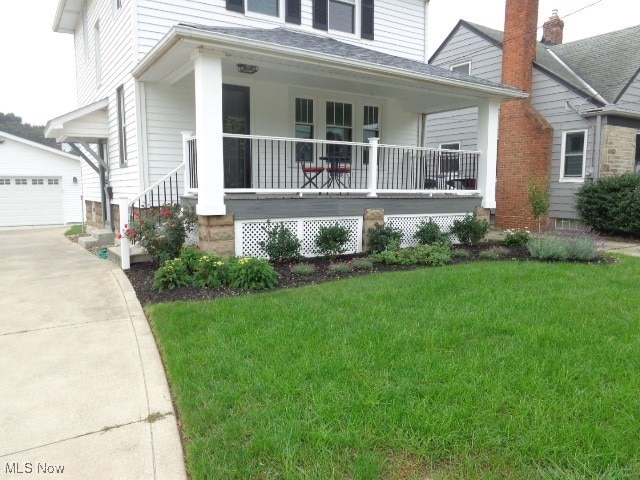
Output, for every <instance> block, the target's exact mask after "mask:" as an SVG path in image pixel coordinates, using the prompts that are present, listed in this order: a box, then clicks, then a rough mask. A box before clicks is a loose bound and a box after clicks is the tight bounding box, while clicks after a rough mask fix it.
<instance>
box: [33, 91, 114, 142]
mask: <svg viewBox="0 0 640 480" xmlns="http://www.w3.org/2000/svg"><path fill="white" fill-rule="evenodd" d="M108 106H109V99H108V98H103V99H102V100H99V101H97V102H95V103H92V104H91V105H87V106H85V107H82V108H79V109H77V110H73V111H71V112H69V113H65V114H64V115H61V116H59V117H57V118H54V119H52V120H49V122H47V126H46V127H45V129H44V136H45V137H46V138H55V139H56V141H57V142H66V143H80V142H87V143H97V141H98V140H101V139H105V138H107V137H108V136H109V122H108V119H107V108H108Z"/></svg>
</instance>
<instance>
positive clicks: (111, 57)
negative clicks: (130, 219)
mask: <svg viewBox="0 0 640 480" xmlns="http://www.w3.org/2000/svg"><path fill="white" fill-rule="evenodd" d="M133 2H134V0H123V1H122V7H121V8H120V9H119V10H116V9H115V8H114V2H113V0H93V1H92V2H87V3H88V9H87V25H88V26H89V28H88V29H86V31H87V33H88V35H90V38H89V39H88V41H86V42H85V39H84V37H83V35H84V28H83V26H82V23H83V22H82V19H80V21H79V22H78V25H77V26H76V30H75V48H76V81H77V89H78V105H80V106H84V105H88V104H90V103H93V102H95V101H98V100H101V99H103V98H106V97H108V98H109V111H108V122H109V138H108V142H107V144H108V161H109V166H110V179H111V184H112V186H113V192H114V197H115V198H118V197H121V196H128V197H130V196H132V195H135V194H136V193H137V192H138V191H139V190H140V181H139V178H138V145H137V132H136V103H135V82H134V79H133V77H131V74H130V72H131V70H132V68H133V66H134V58H135V57H134V37H133V28H132V26H133V20H132V19H133V10H132V4H133ZM96 23H98V24H99V26H100V59H101V82H100V83H99V84H97V83H96V71H95V58H96V51H95V43H96V42H95V39H94V38H93V35H94V34H95V29H94V28H93V27H94V26H95V25H96ZM87 45H88V47H89V52H88V55H86V56H85V47H86V46H87ZM120 85H124V92H125V119H126V131H127V162H126V166H124V167H121V166H120V158H119V157H120V155H119V148H118V116H117V112H118V109H117V100H116V89H117V88H118V87H119V86H120ZM83 175H84V176H85V177H86V178H87V180H88V181H87V185H86V191H85V196H86V198H87V199H89V200H96V201H99V200H100V193H99V182H98V179H97V175H95V172H94V171H93V170H91V169H88V167H87V168H84V167H83Z"/></svg>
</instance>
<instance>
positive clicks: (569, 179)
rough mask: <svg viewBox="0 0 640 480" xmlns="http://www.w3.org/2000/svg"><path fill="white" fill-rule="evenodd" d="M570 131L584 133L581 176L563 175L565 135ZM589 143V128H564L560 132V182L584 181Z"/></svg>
mask: <svg viewBox="0 0 640 480" xmlns="http://www.w3.org/2000/svg"><path fill="white" fill-rule="evenodd" d="M571 133H584V146H583V148H582V175H581V176H579V177H578V176H575V177H574V176H568V177H567V176H565V174H564V170H565V156H566V147H567V135H568V134H571ZM588 143H589V130H588V129H587V128H581V129H578V130H564V131H563V132H562V147H561V149H560V178H559V181H560V182H562V183H584V177H585V172H586V169H587V145H588Z"/></svg>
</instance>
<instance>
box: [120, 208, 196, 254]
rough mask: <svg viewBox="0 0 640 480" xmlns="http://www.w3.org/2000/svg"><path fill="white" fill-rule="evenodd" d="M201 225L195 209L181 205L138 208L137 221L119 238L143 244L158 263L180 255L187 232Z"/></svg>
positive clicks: (134, 214) (134, 217) (134, 216)
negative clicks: (123, 237)
mask: <svg viewBox="0 0 640 480" xmlns="http://www.w3.org/2000/svg"><path fill="white" fill-rule="evenodd" d="M197 225H198V217H197V216H196V214H195V213H194V212H193V209H190V208H182V207H181V206H180V205H167V206H164V207H159V208H149V209H145V210H134V211H133V220H132V221H131V223H130V224H128V225H127V227H126V228H125V230H124V232H122V234H121V235H119V237H122V235H124V236H125V237H127V238H128V239H129V240H130V241H131V242H132V243H134V244H135V243H138V244H140V245H141V246H143V247H144V248H145V249H146V251H147V253H148V254H149V255H151V258H153V260H154V261H155V262H157V263H163V262H166V261H168V260H172V259H174V258H177V257H178V256H179V255H180V249H181V248H182V245H183V244H184V241H185V239H186V238H187V234H188V233H189V232H192V231H194V230H195V228H196V227H197Z"/></svg>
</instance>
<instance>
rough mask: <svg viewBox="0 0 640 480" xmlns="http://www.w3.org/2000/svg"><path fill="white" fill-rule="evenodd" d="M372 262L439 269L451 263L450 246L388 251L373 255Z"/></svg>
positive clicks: (423, 246)
mask: <svg viewBox="0 0 640 480" xmlns="http://www.w3.org/2000/svg"><path fill="white" fill-rule="evenodd" d="M370 258H371V260H372V261H374V262H377V263H386V264H387V265H426V266H430V267H438V266H441V265H446V264H448V263H451V247H450V246H449V244H433V245H418V246H417V247H413V248H403V249H401V250H386V251H384V252H380V253H376V254H374V255H371V257H370Z"/></svg>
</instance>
